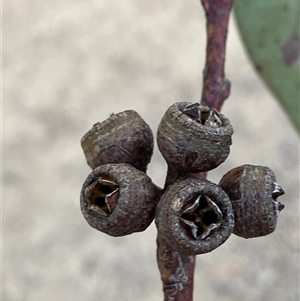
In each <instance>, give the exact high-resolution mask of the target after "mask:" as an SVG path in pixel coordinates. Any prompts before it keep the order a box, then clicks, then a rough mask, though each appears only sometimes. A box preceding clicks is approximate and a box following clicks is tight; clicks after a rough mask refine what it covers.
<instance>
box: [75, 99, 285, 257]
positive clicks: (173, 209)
mask: <svg viewBox="0 0 300 301" xmlns="http://www.w3.org/2000/svg"><path fill="white" fill-rule="evenodd" d="M232 134H233V128H232V126H231V124H230V121H229V120H228V118H226V117H225V116H224V115H223V114H221V113H219V112H218V111H217V110H215V109H210V108H208V107H205V106H202V105H200V104H199V103H189V102H178V103H175V104H173V105H172V106H171V107H169V109H168V110H167V111H166V113H165V114H164V116H163V118H162V120H161V122H160V124H159V126H158V130H157V144H158V148H159V150H160V152H161V154H162V155H163V157H164V158H165V160H166V162H167V164H168V178H169V182H170V183H169V184H168V185H166V186H165V188H164V189H161V188H159V187H158V186H156V185H155V184H154V183H153V182H152V180H151V179H150V178H149V176H147V174H146V169H147V165H148V164H149V162H150V159H151V156H152V153H153V134H152V131H151V129H150V127H149V126H148V124H147V123H146V122H145V121H144V120H143V119H142V118H141V117H140V116H139V114H138V113H136V112H135V111H133V110H127V111H124V112H121V113H118V114H111V115H110V116H109V117H108V118H107V119H106V120H104V121H103V122H98V123H96V124H95V125H94V126H93V127H92V129H91V130H90V131H88V132H87V133H86V134H85V135H84V136H83V138H82V140H81V145H82V148H83V151H84V154H85V157H86V160H87V163H88V165H89V166H90V167H91V168H92V169H93V171H92V172H91V173H90V175H89V176H88V177H87V179H86V180H85V182H84V184H83V187H82V190H81V196H80V204H81V210H82V213H83V216H84V217H85V219H86V220H87V222H88V223H89V224H90V225H91V226H92V227H93V228H95V229H97V230H99V231H102V232H104V233H106V234H108V235H111V236H123V235H128V234H131V233H134V232H140V231H143V230H145V229H146V228H147V227H148V226H149V225H150V224H151V222H152V221H153V219H154V218H155V223H156V226H157V229H158V232H159V233H160V235H161V236H162V237H163V238H164V239H165V241H166V242H167V243H168V244H169V245H170V246H172V247H173V248H174V249H175V250H177V251H178V252H181V253H184V254H188V255H192V254H194V255H196V254H202V253H207V252H210V251H212V250H214V249H215V248H217V247H218V246H220V245H221V244H223V243H224V242H225V241H226V240H227V239H228V237H229V236H230V235H231V233H234V234H236V235H238V236H241V237H244V238H252V237H259V236H264V235H267V234H269V233H272V232H273V231H274V230H275V227H276V222H277V217H278V214H279V212H280V211H281V210H282V209H283V208H284V205H282V204H281V203H280V202H278V201H277V198H278V196H280V195H282V194H284V190H283V188H282V187H281V186H280V185H279V184H277V183H276V179H275V175H274V172H273V171H272V170H271V169H270V168H268V167H264V166H254V165H248V164H246V165H242V166H239V167H236V168H234V169H232V170H230V171H229V172H227V173H226V174H225V175H224V176H223V177H222V179H221V180H220V182H219V184H218V185H217V184H214V183H212V182H210V181H208V180H206V179H201V178H199V176H197V174H198V173H201V172H207V171H210V170H212V169H214V168H216V167H217V166H219V165H220V164H221V163H222V162H224V161H225V160H226V158H227V157H228V155H229V148H230V145H231V143H232V140H231V136H232ZM168 178H167V182H168ZM170 178H173V179H172V180H170ZM167 182H166V183H167Z"/></svg>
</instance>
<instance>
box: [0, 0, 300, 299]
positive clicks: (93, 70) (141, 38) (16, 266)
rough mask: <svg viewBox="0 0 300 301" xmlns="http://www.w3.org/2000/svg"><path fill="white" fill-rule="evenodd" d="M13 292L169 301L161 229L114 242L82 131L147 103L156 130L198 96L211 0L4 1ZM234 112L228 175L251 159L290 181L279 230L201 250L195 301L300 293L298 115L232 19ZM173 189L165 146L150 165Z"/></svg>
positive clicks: (5, 257)
mask: <svg viewBox="0 0 300 301" xmlns="http://www.w3.org/2000/svg"><path fill="white" fill-rule="evenodd" d="M2 22H3V113H2V114H3V133H2V144H3V168H2V170H3V178H2V184H3V204H2V226H3V248H2V251H3V254H2V261H3V262H2V263H3V281H2V284H3V292H2V294H3V296H2V298H3V299H2V300H4V301H37V300H39V301H40V300H45V301H50V300H51V301H52V300H63V301H65V300H73V301H94V300H105V301H118V300H130V301H140V300H142V301H157V300H162V298H163V297H162V291H161V282H160V276H159V272H158V269H157V266H156V259H155V252H156V244H155V239H156V229H155V226H154V224H152V225H151V226H150V228H148V229H147V230H146V231H145V232H143V233H139V234H133V235H130V236H128V237H124V238H111V237H109V236H106V235H105V234H102V233H100V232H97V231H96V230H94V229H92V228H90V227H89V226H88V224H87V223H86V221H85V220H84V218H83V216H82V214H81V212H80V207H79V192H80V189H81V185H82V183H83V181H84V180H85V178H86V176H87V175H88V174H89V172H90V169H89V167H88V166H87V165H86V163H85V158H84V155H83V153H82V150H81V147H80V139H81V137H82V136H83V134H84V133H85V132H86V131H88V130H89V129H90V128H91V126H92V125H93V124H94V123H95V122H97V121H102V120H104V119H105V118H107V117H108V115H109V113H111V112H115V113H116V112H120V111H123V110H125V109H134V110H136V111H137V112H138V113H139V114H140V115H141V116H142V117H143V118H144V119H145V120H146V122H147V123H149V125H150V126H151V128H152V130H153V132H154V133H155V132H156V129H157V125H158V123H159V121H160V118H161V117H162V115H163V114H164V112H165V111H166V109H167V108H168V107H169V106H170V105H171V104H173V103H174V102H177V101H193V102H194V101H198V100H199V98H200V93H201V89H202V70H203V66H204V54H205V20H204V14H203V10H202V7H201V5H200V2H199V1H196V0H194V1H183V0H172V1H170V0H160V1H158V0H152V1H149V0H143V1H141V0H131V1H117V0H110V1H103V0H97V1H78V0H72V1H71V0H59V1H58V0H52V1H45V0H27V1H17V0H9V1H8V0H4V2H3V20H2ZM227 46H228V47H227V63H226V73H227V77H228V78H229V79H230V80H231V82H232V93H231V96H230V98H229V99H228V100H227V101H226V103H225V105H224V106H223V110H222V112H223V113H224V114H225V115H226V116H227V117H228V118H230V120H231V122H232V124H233V126H234V129H235V134H234V136H233V145H232V147H231V154H230V156H229V158H228V160H227V161H226V162H225V163H223V164H222V165H221V166H220V167H219V168H217V169H216V170H214V171H212V172H211V173H209V179H210V180H211V181H213V182H218V181H219V180H220V178H221V176H222V175H223V174H224V173H225V172H227V171H228V170H229V169H231V168H233V167H236V166H238V165H241V164H245V163H250V164H256V165H265V166H269V167H271V168H272V169H273V170H274V171H275V173H276V175H277V181H278V182H279V183H280V184H281V185H282V186H283V187H284V188H285V189H286V195H284V196H283V197H281V198H280V201H281V202H282V203H284V204H285V206H286V207H285V209H284V210H283V211H282V212H281V215H280V217H279V220H278V225H277V230H276V232H274V233H273V234H271V235H269V236H267V237H263V238H256V239H249V240H245V239H242V238H239V237H236V236H234V235H232V236H231V237H230V238H229V239H228V241H227V242H226V243H225V244H224V245H223V246H221V247H220V248H218V249H216V250H215V251H213V252H212V253H209V254H205V255H202V256H198V257H197V268H196V279H195V289H194V296H195V297H194V299H195V300H199V301H200V300H206V301H214V300H218V301H225V300H226V301H228V300H232V301H240V300H243V301H254V300H255V301H269V300H273V301H295V300H298V299H299V145H298V136H297V134H296V132H295V130H294V129H293V127H292V126H291V124H290V122H289V121H288V119H287V117H286V115H285V114H284V113H283V111H282V110H281V108H280V106H279V105H278V103H277V102H276V100H275V99H274V98H273V96H272V95H271V93H270V92H269V91H267V89H266V88H265V86H264V85H263V83H262V82H261V80H260V79H259V78H258V76H257V75H256V74H255V72H254V69H253V68H252V66H251V63H250V62H249V60H248V58H247V56H246V53H245V51H244V49H243V46H242V44H241V42H240V40H239V36H238V32H237V29H236V27H235V24H234V20H233V18H232V19H231V23H230V28H229V38H228V45H227ZM148 174H149V175H150V177H151V178H152V179H153V181H154V182H155V183H156V184H158V185H160V186H163V183H164V178H165V174H166V164H165V162H164V160H163V158H162V156H161V155H160V154H159V152H158V150H157V147H156V146H155V152H154V156H153V158H152V161H151V164H150V166H149V168H148Z"/></svg>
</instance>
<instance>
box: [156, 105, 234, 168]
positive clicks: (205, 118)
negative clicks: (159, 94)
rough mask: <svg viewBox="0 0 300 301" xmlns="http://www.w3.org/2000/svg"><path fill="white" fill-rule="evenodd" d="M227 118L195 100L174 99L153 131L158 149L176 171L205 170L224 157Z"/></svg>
mask: <svg viewBox="0 0 300 301" xmlns="http://www.w3.org/2000/svg"><path fill="white" fill-rule="evenodd" d="M232 134H233V128H232V126H231V124H230V122H229V120H228V119H227V118H226V117H225V116H224V115H223V114H221V113H219V112H218V111H217V110H215V109H210V108H208V107H205V106H201V105H199V104H198V103H189V102H178V103H175V104H173V105H172V106H170V107H169V109H168V110H167V111H166V113H165V114H164V116H163V118H162V120H161V122H160V124H159V126H158V130H157V144H158V148H159V150H160V152H161V154H162V155H163V157H164V158H165V160H166V161H167V163H168V165H171V166H172V167H174V168H175V169H176V170H177V171H179V172H184V173H197V172H203V171H209V170H212V169H214V168H216V167H217V166H219V165H220V164H221V163H222V162H224V161H225V160H226V158H227V157H228V155H229V152H230V149H229V148H230V145H231V143H232V140H231V136H232Z"/></svg>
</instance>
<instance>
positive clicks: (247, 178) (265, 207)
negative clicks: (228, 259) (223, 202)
mask: <svg viewBox="0 0 300 301" xmlns="http://www.w3.org/2000/svg"><path fill="white" fill-rule="evenodd" d="M219 186H220V187H222V188H223V189H224V191H225V192H226V193H227V194H228V196H229V198H230V200H231V203H232V207H233V211H234V216H235V226H234V229H233V233H234V234H236V235H238V236H241V237H244V238H252V237H259V236H264V235H267V234H270V233H272V232H273V231H274V230H275V228H276V223H277V217H278V214H279V212H280V211H281V210H282V209H283V208H284V205H282V204H281V203H280V202H278V200H277V198H278V197H279V196H280V195H283V194H284V189H283V188H282V187H281V186H280V185H279V184H278V183H277V182H276V178H275V174H274V172H273V171H272V170H271V169H270V168H268V167H265V166H254V165H242V166H239V167H236V168H234V169H232V170H230V171H229V172H227V173H226V174H225V175H224V176H223V177H222V179H221V181H220V183H219Z"/></svg>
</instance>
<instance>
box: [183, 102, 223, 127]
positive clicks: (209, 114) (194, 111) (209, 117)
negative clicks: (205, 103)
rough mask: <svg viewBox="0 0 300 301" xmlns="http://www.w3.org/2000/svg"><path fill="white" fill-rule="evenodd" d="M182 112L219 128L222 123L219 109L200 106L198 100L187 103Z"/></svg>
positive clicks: (202, 122) (204, 123)
mask: <svg viewBox="0 0 300 301" xmlns="http://www.w3.org/2000/svg"><path fill="white" fill-rule="evenodd" d="M182 112H183V113H184V114H185V115H187V116H189V117H190V118H191V119H193V120H194V121H196V122H198V123H201V124H203V125H205V126H209V127H212V128H218V127H220V126H221V125H222V120H221V118H220V115H219V113H218V111H217V110H215V109H210V108H206V107H205V108H203V107H202V108H200V106H199V103H197V102H196V103H192V104H189V105H187V106H186V107H185V109H184V110H183V111H182Z"/></svg>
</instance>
